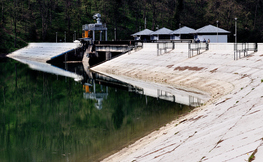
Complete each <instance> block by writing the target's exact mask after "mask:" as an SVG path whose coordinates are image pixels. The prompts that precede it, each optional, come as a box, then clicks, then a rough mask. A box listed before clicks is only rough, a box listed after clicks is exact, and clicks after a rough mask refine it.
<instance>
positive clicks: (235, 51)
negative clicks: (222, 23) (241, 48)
mask: <svg viewBox="0 0 263 162" xmlns="http://www.w3.org/2000/svg"><path fill="white" fill-rule="evenodd" d="M236 54H237V18H235V48H234V60H235V59H236Z"/></svg>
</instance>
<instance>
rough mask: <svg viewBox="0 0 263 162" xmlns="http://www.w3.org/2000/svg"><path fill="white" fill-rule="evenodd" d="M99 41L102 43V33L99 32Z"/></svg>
mask: <svg viewBox="0 0 263 162" xmlns="http://www.w3.org/2000/svg"><path fill="white" fill-rule="evenodd" d="M100 41H102V31H100Z"/></svg>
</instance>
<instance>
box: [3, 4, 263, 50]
mask: <svg viewBox="0 0 263 162" xmlns="http://www.w3.org/2000/svg"><path fill="white" fill-rule="evenodd" d="M0 5H1V13H0V16H1V18H0V54H1V53H9V52H11V51H13V50H15V49H17V48H21V47H22V46H25V45H26V43H27V42H55V41H56V32H57V33H58V41H63V42H64V41H65V40H64V35H65V32H66V41H67V42H72V41H73V34H74V31H76V35H77V38H78V37H81V32H82V31H81V29H82V25H83V24H89V23H95V20H94V19H93V18H92V16H93V14H95V13H100V14H101V15H102V22H103V23H106V24H107V28H108V40H112V39H114V28H116V31H117V39H118V40H124V39H125V40H127V39H132V37H131V34H133V33H135V32H138V31H139V30H142V29H144V28H145V24H144V23H145V19H146V28H148V29H151V30H156V29H158V28H159V29H160V28H162V27H166V28H169V29H171V30H176V29H178V28H179V24H181V26H188V27H191V28H194V29H198V28H201V27H203V26H205V25H208V24H211V25H215V26H216V25H217V23H216V21H217V20H218V21H219V23H218V26H219V27H220V28H223V29H225V30H228V31H230V32H231V34H230V35H229V41H230V42H231V41H232V42H233V41H234V36H233V33H234V28H235V26H234V25H235V21H234V19H235V17H237V18H238V19H237V24H238V25H237V26H238V41H239V42H263V28H262V26H263V0H1V1H0Z"/></svg>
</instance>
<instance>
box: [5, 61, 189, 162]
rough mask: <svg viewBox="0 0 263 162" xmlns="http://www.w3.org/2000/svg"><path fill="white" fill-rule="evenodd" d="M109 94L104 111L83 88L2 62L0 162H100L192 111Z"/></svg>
mask: <svg viewBox="0 0 263 162" xmlns="http://www.w3.org/2000/svg"><path fill="white" fill-rule="evenodd" d="M100 86H101V85H96V87H100ZM104 88H105V86H104ZM107 90H108V91H107V98H104V100H103V102H102V109H101V110H99V109H97V108H96V106H95V105H96V102H97V101H96V100H92V99H85V98H84V97H83V85H82V84H81V83H78V82H75V81H74V80H73V79H71V78H66V77H63V76H57V75H54V74H47V73H43V72H40V71H34V70H31V69H30V68H29V67H28V66H27V65H25V64H22V63H19V62H17V61H14V60H10V59H5V60H3V59H2V60H0V161H1V162H19V161H21V162H24V161H26V162H28V161H29V162H31V161H48V162H49V161H99V160H101V159H102V158H105V157H106V156H108V155H110V154H112V153H114V152H116V151H117V150H119V149H121V148H123V147H125V146H127V145H128V144H131V143H132V142H134V141H135V140H136V139H138V138H140V137H142V136H144V135H146V134H148V133H150V132H151V131H153V130H156V129H158V128H159V127H161V126H163V125H165V124H166V123H168V122H169V121H171V120H173V119H175V118H177V116H178V115H179V114H182V113H184V112H188V111H189V110H190V108H189V107H187V106H182V105H178V104H175V103H172V102H169V101H163V100H157V99H156V98H151V97H146V96H143V95H140V94H136V93H131V92H128V91H125V90H121V89H117V88H115V87H108V89H107ZM146 99H147V100H146Z"/></svg>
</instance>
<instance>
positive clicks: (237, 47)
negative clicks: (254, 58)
mask: <svg viewBox="0 0 263 162" xmlns="http://www.w3.org/2000/svg"><path fill="white" fill-rule="evenodd" d="M249 51H253V52H257V51H258V45H257V43H235V44H234V60H238V59H241V58H242V53H243V57H247V56H249V54H248V52H249Z"/></svg>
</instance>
